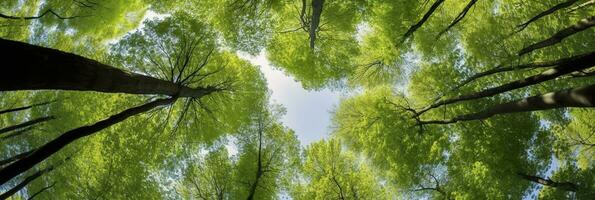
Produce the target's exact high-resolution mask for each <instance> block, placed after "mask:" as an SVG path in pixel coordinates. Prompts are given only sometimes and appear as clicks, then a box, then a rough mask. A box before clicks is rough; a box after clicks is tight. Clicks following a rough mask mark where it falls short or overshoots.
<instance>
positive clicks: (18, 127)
mask: <svg viewBox="0 0 595 200" xmlns="http://www.w3.org/2000/svg"><path fill="white" fill-rule="evenodd" d="M53 119H56V118H55V117H53V116H48V117H40V118H36V119H32V120H29V121H27V122H23V123H20V124H17V125H13V126H9V127H6V128H2V129H0V134H2V133H6V132H9V131H13V130H17V129H20V128H25V127H28V126H33V125H35V124H39V123H42V122H46V121H49V120H53Z"/></svg>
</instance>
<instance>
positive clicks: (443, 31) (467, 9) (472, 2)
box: [438, 0, 477, 38]
mask: <svg viewBox="0 0 595 200" xmlns="http://www.w3.org/2000/svg"><path fill="white" fill-rule="evenodd" d="M475 3H477V0H471V1H469V3H468V4H467V6H465V8H463V11H461V12H460V13H459V15H457V17H456V18H455V19H454V20H453V21H452V22H451V23H450V24H449V25H448V27H446V29H444V30H442V31H441V32H440V33H438V38H440V37H441V36H442V35H443V34H445V33H446V32H448V30H450V29H451V28H452V27H454V26H456V25H457V24H458V23H459V22H460V21H461V20H463V19H464V18H465V16H466V15H467V13H468V12H469V10H470V9H471V8H472V7H473V5H475Z"/></svg>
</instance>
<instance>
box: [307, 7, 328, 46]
mask: <svg viewBox="0 0 595 200" xmlns="http://www.w3.org/2000/svg"><path fill="white" fill-rule="evenodd" d="M324 1H325V0H312V20H311V22H310V49H314V43H315V41H316V33H317V32H318V28H319V26H320V18H321V16H322V9H323V6H324Z"/></svg>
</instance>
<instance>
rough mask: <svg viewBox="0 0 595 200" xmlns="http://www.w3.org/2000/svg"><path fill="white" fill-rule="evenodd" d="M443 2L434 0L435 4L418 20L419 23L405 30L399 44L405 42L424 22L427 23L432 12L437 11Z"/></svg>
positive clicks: (442, 0)
mask: <svg viewBox="0 0 595 200" xmlns="http://www.w3.org/2000/svg"><path fill="white" fill-rule="evenodd" d="M444 1H445V0H436V2H434V4H432V7H430V10H428V12H426V14H424V16H423V17H422V18H421V20H419V22H417V23H416V24H414V25H413V26H411V27H409V30H407V32H405V34H404V35H403V39H401V43H403V42H405V40H406V39H407V38H409V37H411V35H413V33H414V32H415V31H416V30H417V29H419V28H421V26H422V25H423V24H424V23H426V21H428V19H430V17H431V16H432V14H434V11H436V9H438V7H440V5H441V4H442V3H444Z"/></svg>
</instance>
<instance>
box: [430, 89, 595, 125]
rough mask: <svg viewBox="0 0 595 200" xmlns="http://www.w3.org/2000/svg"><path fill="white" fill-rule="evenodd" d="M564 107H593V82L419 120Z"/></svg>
mask: <svg viewBox="0 0 595 200" xmlns="http://www.w3.org/2000/svg"><path fill="white" fill-rule="evenodd" d="M566 107H595V84H593V85H589V86H585V87H579V88H572V89H566V90H561V91H557V92H551V93H547V94H544V95H537V96H532V97H528V98H524V99H520V100H515V101H511V102H507V103H503V104H498V105H495V106H493V107H490V108H488V109H485V110H483V111H480V112H477V113H472V114H467V115H461V116H457V117H454V118H453V119H451V120H433V121H421V122H420V123H421V124H450V123H455V122H459V121H471V120H482V119H486V118H489V117H492V116H494V115H501V114H508V113H518V112H530V111H539V110H548V109H556V108H566Z"/></svg>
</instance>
